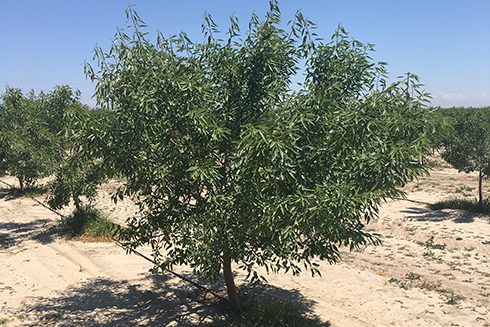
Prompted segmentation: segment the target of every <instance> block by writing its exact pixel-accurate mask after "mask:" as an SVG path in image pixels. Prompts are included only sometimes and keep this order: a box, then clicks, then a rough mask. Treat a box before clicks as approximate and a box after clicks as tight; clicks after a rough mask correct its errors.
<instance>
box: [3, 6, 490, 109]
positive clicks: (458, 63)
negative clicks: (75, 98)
mask: <svg viewBox="0 0 490 327" xmlns="http://www.w3.org/2000/svg"><path fill="white" fill-rule="evenodd" d="M129 4H135V7H134V8H135V10H136V12H137V13H138V14H139V16H140V17H141V18H142V19H143V20H144V21H145V22H146V23H147V25H148V26H149V27H148V29H147V31H148V32H150V35H149V38H150V40H152V41H154V40H155V39H156V31H157V30H160V31H161V32H162V33H163V34H164V35H165V36H170V35H174V34H178V33H179V32H180V31H182V30H183V31H185V32H186V33H187V34H188V35H189V36H190V37H191V39H193V40H199V41H201V40H202V35H201V24H202V22H203V13H204V12H205V11H207V12H208V13H210V14H211V15H212V16H213V18H214V20H215V21H216V22H217V23H218V25H219V26H220V28H221V30H222V31H226V30H228V27H229V17H230V15H231V14H233V13H235V15H236V16H237V17H238V19H239V21H240V25H241V27H242V30H243V31H245V30H246V29H247V26H248V22H249V18H250V16H251V14H252V12H255V13H257V14H258V15H259V17H263V16H264V14H265V13H266V11H267V10H268V7H269V4H268V0H240V1H235V0H227V1H218V0H214V1H206V0H201V1H198V0H173V1H166V0H160V1H157V0H131V1H130V2H128V1H116V0H83V1H82V0H0V8H1V9H0V45H1V49H0V86H1V89H0V93H4V91H5V86H6V85H8V86H10V87H15V88H21V89H22V90H23V91H24V93H27V92H28V91H29V90H31V89H34V91H35V92H36V94H37V93H38V92H39V91H41V90H43V91H46V92H48V91H50V90H52V89H53V88H54V86H55V85H64V84H68V85H70V86H71V87H72V88H74V89H79V90H80V91H81V92H82V98H81V100H82V102H83V103H86V104H89V105H91V106H93V105H94V104H95V101H94V100H93V99H91V98H92V95H93V92H94V85H93V84H92V83H91V82H90V81H89V80H87V79H86V78H85V75H84V73H83V64H84V62H85V61H89V62H91V61H92V57H93V49H94V46H95V45H96V44H98V45H100V46H101V47H102V49H103V50H105V51H108V50H109V46H110V42H111V39H112V38H113V37H114V34H115V32H116V28H117V27H120V28H123V27H124V23H125V19H126V16H125V10H126V9H127V8H128V5H129ZM279 5H280V8H281V12H282V18H283V21H284V22H287V21H288V20H290V19H292V18H293V16H294V14H295V12H296V11H297V10H298V9H300V10H301V11H302V13H303V15H304V16H305V17H307V18H308V19H310V20H311V21H313V22H314V23H316V24H317V26H318V29H317V33H318V34H319V36H321V37H323V38H324V39H326V40H329V39H330V37H331V35H332V34H333V33H334V31H335V29H336V27H337V25H338V24H339V23H341V24H342V25H343V26H344V28H345V29H346V30H347V31H348V32H349V33H350V35H351V36H352V37H353V38H355V39H357V40H359V41H361V42H363V43H368V42H369V43H373V44H375V45H376V47H375V49H376V52H375V53H374V54H373V58H374V59H375V60H376V61H385V62H387V63H388V66H387V68H388V71H389V74H390V77H391V78H393V79H395V78H396V77H397V76H399V75H403V74H406V73H407V72H411V73H415V74H417V75H418V76H419V77H420V80H421V82H422V83H423V84H424V85H425V86H424V88H425V90H426V91H427V92H429V93H431V95H432V97H433V99H432V105H434V106H442V107H451V106H474V107H480V106H490V0H458V1H457V0H351V1H349V0H342V1H340V0H318V1H313V0H304V1H286V0H283V1H280V2H279ZM94 68H95V67H94Z"/></svg>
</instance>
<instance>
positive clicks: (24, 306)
mask: <svg viewBox="0 0 490 327" xmlns="http://www.w3.org/2000/svg"><path fill="white" fill-rule="evenodd" d="M0 180H2V181H5V182H7V183H11V184H14V183H15V182H16V181H15V179H14V178H11V177H8V176H4V177H1V178H0ZM476 188H477V177H476V174H468V175H467V174H463V173H458V172H457V171H456V170H454V169H450V168H447V167H439V168H436V169H435V170H434V171H433V172H432V173H431V176H430V177H422V178H421V179H419V181H417V182H414V183H411V184H410V185H407V186H406V191H407V197H408V199H409V200H412V201H407V200H390V201H388V202H387V203H385V204H384V205H383V206H382V207H381V210H380V217H379V219H378V220H377V221H375V222H372V223H371V224H370V225H369V226H368V227H369V228H370V229H371V230H372V231H376V232H378V233H380V234H382V235H383V237H384V244H383V246H379V247H376V248H374V247H368V248H366V249H363V250H362V251H356V252H352V253H351V252H348V251H345V252H343V257H344V261H343V262H341V263H339V264H336V265H329V264H328V263H325V262H319V263H320V271H321V273H322V277H318V276H317V277H311V276H310V275H309V274H307V273H305V274H303V275H301V276H300V277H294V276H291V275H284V274H278V275H267V276H266V277H267V279H268V281H269V284H268V285H267V286H264V287H262V288H260V289H258V291H260V292H264V291H265V293H266V294H271V295H273V296H276V297H284V298H293V299H298V300H299V299H301V300H302V301H303V302H304V303H305V304H306V305H307V306H308V308H309V309H310V310H311V312H312V313H314V314H316V315H318V316H319V317H320V318H321V319H322V320H323V321H324V322H325V326H333V327H344V326H373V327H374V326H376V327H379V326H461V327H463V326H465V327H466V326H490V314H489V311H490V224H489V223H490V217H489V216H488V215H482V214H472V213H468V212H460V211H456V210H438V211H431V210H430V209H428V207H427V205H426V204H425V203H433V202H436V201H438V200H441V199H447V198H451V197H456V196H468V197H476V194H477V189H476ZM484 189H485V196H489V194H490V192H489V190H490V185H488V181H485V182H484ZM110 190H111V185H109V186H106V187H105V188H103V189H102V192H101V197H100V200H99V201H98V203H97V206H99V207H100V208H103V209H104V210H105V211H106V212H111V217H113V218H114V219H115V220H118V221H124V219H125V218H126V217H128V216H129V215H131V214H132V212H134V210H135V207H134V205H133V204H132V203H131V202H130V201H128V200H125V201H123V202H119V203H118V204H117V206H115V205H114V204H112V203H111V202H110V197H109V193H110ZM39 200H41V201H43V198H42V197H40V198H39ZM58 220H59V217H58V216H57V215H56V214H54V213H52V212H51V211H49V210H47V209H46V208H44V207H43V206H41V205H40V204H38V203H36V202H35V201H33V200H32V199H30V198H14V197H11V196H10V195H9V194H8V193H6V192H0V322H1V321H2V319H8V323H7V326H38V325H44V324H48V325H51V326H193V325H204V324H206V323H209V322H211V321H213V319H218V317H219V316H220V312H221V311H220V306H219V305H217V304H216V302H217V301H216V300H214V298H213V296H211V295H206V296H203V295H202V294H198V292H196V290H195V288H194V287H193V286H191V285H189V284H188V283H186V282H183V281H182V280H180V279H179V278H177V277H175V276H173V275H171V274H157V275H152V274H151V273H150V272H148V270H149V269H150V268H151V263H149V262H147V261H145V260H144V259H142V258H141V257H138V256H136V255H134V254H131V255H127V254H126V253H125V251H124V250H123V249H121V248H119V247H118V246H117V245H116V244H113V243H88V242H87V243H84V242H76V241H67V240H65V239H64V238H63V237H62V235H60V234H59V233H58V231H57V229H56V224H57V222H58ZM431 237H433V238H432V239H431ZM431 241H432V246H431ZM142 252H143V253H146V254H148V252H149V251H148V249H142ZM176 271H177V272H179V273H181V274H183V275H184V276H186V277H189V278H191V279H193V280H196V281H199V279H198V278H197V277H196V276H193V275H192V274H191V271H190V270H189V269H187V268H186V267H180V268H178V269H176ZM244 277H245V275H244V274H242V273H241V272H239V271H238V272H237V275H236V282H237V284H239V285H241V287H242V288H243V289H245V288H246V287H247V285H248V284H247V283H246V281H245V280H244ZM200 282H201V281H200ZM213 287H215V288H217V289H219V288H220V287H223V285H214V286H213ZM4 321H6V320H4Z"/></svg>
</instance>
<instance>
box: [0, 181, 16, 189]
mask: <svg viewBox="0 0 490 327" xmlns="http://www.w3.org/2000/svg"><path fill="white" fill-rule="evenodd" d="M0 182H2V183H4V184H5V185H7V186H8V187H10V188H13V187H14V186H13V185H10V184H9V183H7V182H4V181H2V180H0Z"/></svg>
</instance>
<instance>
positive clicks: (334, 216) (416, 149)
mask: <svg viewBox="0 0 490 327" xmlns="http://www.w3.org/2000/svg"><path fill="white" fill-rule="evenodd" d="M127 15H128V21H129V22H130V23H131V24H132V29H133V35H132V36H130V35H127V34H124V32H123V31H121V32H119V34H118V35H117V37H116V40H115V41H114V43H113V46H112V48H111V49H110V51H109V52H108V53H104V52H103V51H102V49H100V48H96V50H95V56H96V58H97V59H98V60H99V66H100V69H99V71H94V70H93V69H92V67H91V66H90V65H88V64H87V66H86V69H87V74H88V76H90V77H91V78H92V80H94V81H96V82H97V88H96V96H97V99H98V101H99V103H100V104H102V105H103V106H106V107H107V108H109V109H110V111H111V112H113V113H114V119H112V120H111V121H110V122H108V124H107V125H106V126H100V125H98V126H94V127H93V128H92V129H91V130H90V132H89V134H88V136H87V137H84V138H83V140H84V143H83V144H82V145H81V151H80V155H81V156H86V158H93V159H94V160H96V161H97V162H98V163H99V164H100V167H101V169H102V170H103V171H104V172H105V173H106V174H107V176H114V175H119V176H123V177H125V178H126V181H127V183H126V184H125V189H124V190H121V191H120V194H121V195H122V194H123V193H124V194H132V195H134V196H136V197H137V198H138V203H139V205H140V214H139V216H138V217H134V218H132V219H130V220H129V221H128V224H129V228H128V229H127V230H125V231H124V238H125V240H126V244H127V245H128V246H130V247H131V248H136V247H138V246H140V245H144V244H150V245H151V246H152V248H153V256H154V259H155V260H156V261H157V262H158V267H161V268H171V267H172V266H173V265H177V264H179V265H180V264H189V265H190V266H191V267H193V268H194V269H195V271H197V272H200V273H203V274H204V275H205V276H207V277H208V278H211V279H214V280H216V279H217V278H218V277H219V276H220V273H221V272H223V274H224V278H225V282H226V285H227V290H228V295H229V299H230V301H231V304H232V306H233V307H234V308H237V307H238V298H237V294H236V289H235V284H234V280H233V275H232V263H233V262H235V263H237V264H239V265H240V266H241V267H242V268H243V269H245V270H246V271H248V273H249V277H251V278H252V279H253V280H256V279H257V278H259V276H258V274H257V273H256V271H255V267H257V266H263V267H265V268H266V269H267V271H273V272H277V271H281V270H284V271H286V272H287V271H291V272H293V274H298V273H299V272H300V271H301V266H304V267H305V268H309V269H311V271H312V273H313V274H315V273H316V272H318V271H317V269H316V264H315V263H314V262H312V261H311V259H312V258H314V257H319V258H320V259H322V260H327V261H329V262H331V263H334V262H337V261H338V260H340V253H339V247H340V246H349V247H350V248H351V249H352V248H357V247H359V246H363V245H366V244H379V239H378V238H377V236H376V235H372V234H370V233H368V232H367V231H366V230H365V229H364V227H365V224H366V223H367V222H369V221H370V220H371V219H373V218H374V217H376V215H377V212H378V206H379V204H380V202H381V201H382V200H383V199H386V198H390V197H394V196H402V195H403V192H402V191H401V189H400V187H401V186H403V185H404V184H405V183H406V182H408V181H411V180H412V179H413V178H415V177H416V176H418V175H420V174H422V173H424V172H426V169H427V167H426V166H425V165H424V164H423V162H421V158H423V155H424V153H426V152H427V150H428V149H429V147H430V137H431V135H432V134H433V132H434V130H436V129H435V125H436V124H437V123H436V122H433V121H432V120H431V119H430V115H429V112H428V111H427V110H426V109H425V105H424V103H425V101H426V100H425V99H426V94H423V93H421V92H420V91H419V90H418V88H417V87H416V85H415V97H413V98H410V99H409V98H407V96H406V89H407V87H408V85H405V84H404V82H397V83H394V84H392V85H390V86H388V87H381V86H382V85H383V86H384V85H385V82H384V77H385V68H384V64H383V63H379V64H376V63H374V62H373V61H372V59H371V58H370V57H369V53H370V51H372V46H371V45H369V44H368V45H364V44H362V43H360V42H358V41H355V40H352V39H351V38H350V37H349V36H348V34H347V33H346V32H345V31H344V29H343V28H341V27H339V29H338V30H337V31H336V33H335V34H334V37H333V39H332V42H330V43H326V44H325V43H322V42H319V41H317V40H314V37H315V34H314V33H312V32H311V30H312V28H314V25H313V24H312V23H311V22H309V21H308V20H306V19H304V17H303V15H302V14H301V13H297V14H296V16H295V18H294V19H293V21H291V22H290V24H289V26H290V30H289V31H284V30H282V29H281V28H280V27H279V25H280V11H279V8H278V5H277V2H275V1H271V3H270V11H269V12H268V13H267V14H266V17H265V20H264V21H260V19H259V18H258V17H257V16H256V15H253V16H252V19H251V21H250V24H249V29H248V31H247V33H246V34H245V35H244V36H243V37H240V30H239V25H238V20H237V19H236V18H235V17H233V16H232V17H231V27H230V29H229V31H228V33H227V34H228V39H227V40H219V39H216V38H215V37H216V36H217V35H218V33H219V32H218V30H217V27H216V25H215V24H214V22H213V20H212V18H211V16H210V15H206V16H205V23H204V24H203V31H204V36H205V40H206V42H204V43H192V42H191V41H190V40H189V38H188V37H187V36H186V34H185V33H181V34H179V35H178V36H174V37H171V38H169V39H167V38H165V37H164V36H163V35H162V34H159V35H158V38H157V41H156V43H155V44H152V43H151V42H150V41H148V40H147V39H146V37H145V34H146V33H144V32H142V31H141V29H142V28H144V27H145V25H144V23H143V22H142V21H141V19H140V18H139V17H138V15H137V14H136V12H134V11H133V10H132V9H131V8H130V9H128V11H127ZM304 61H305V62H306V78H305V80H304V83H303V84H302V86H301V89H300V90H298V91H294V90H292V89H291V81H292V78H293V77H294V76H295V75H296V74H297V73H298V72H299V71H300V68H299V66H298V65H299V63H300V62H304Z"/></svg>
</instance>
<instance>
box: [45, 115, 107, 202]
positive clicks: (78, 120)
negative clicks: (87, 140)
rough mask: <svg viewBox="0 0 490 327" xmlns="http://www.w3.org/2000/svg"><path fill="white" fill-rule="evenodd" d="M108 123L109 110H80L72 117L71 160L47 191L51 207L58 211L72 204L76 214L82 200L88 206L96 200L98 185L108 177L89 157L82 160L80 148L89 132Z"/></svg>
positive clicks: (68, 137) (67, 136) (70, 132)
mask: <svg viewBox="0 0 490 327" xmlns="http://www.w3.org/2000/svg"><path fill="white" fill-rule="evenodd" d="M108 119H109V112H108V111H107V110H101V109H94V110H90V111H89V110H83V109H81V110H77V111H72V112H71V113H70V116H69V122H70V125H69V126H70V127H69V129H67V130H68V131H69V133H68V134H67V135H66V137H65V142H66V144H70V145H71V147H69V148H67V152H68V153H69V157H67V158H66V159H65V160H64V161H63V162H62V164H61V165H60V167H59V168H58V169H57V171H56V178H55V179H54V180H52V181H51V182H50V183H49V185H48V187H49V190H50V195H49V197H48V204H49V206H50V207H51V208H52V209H54V210H58V209H61V208H62V207H64V206H66V205H68V204H69V203H70V201H72V200H73V202H74V204H75V207H76V209H77V210H80V207H81V205H82V199H86V200H88V201H89V202H90V201H92V200H93V199H95V197H96V196H97V185H99V184H100V183H102V182H104V181H105V180H106V178H105V176H106V174H105V173H104V172H103V171H101V169H100V168H99V167H98V165H97V162H96V161H94V160H92V158H90V157H84V156H81V155H80V153H79V147H78V146H79V144H80V143H81V142H82V141H83V138H84V137H87V136H86V130H87V129H89V128H93V127H94V126H97V125H100V124H104V123H106V122H107V120H108Z"/></svg>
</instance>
